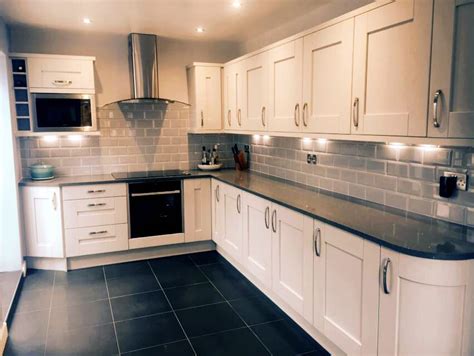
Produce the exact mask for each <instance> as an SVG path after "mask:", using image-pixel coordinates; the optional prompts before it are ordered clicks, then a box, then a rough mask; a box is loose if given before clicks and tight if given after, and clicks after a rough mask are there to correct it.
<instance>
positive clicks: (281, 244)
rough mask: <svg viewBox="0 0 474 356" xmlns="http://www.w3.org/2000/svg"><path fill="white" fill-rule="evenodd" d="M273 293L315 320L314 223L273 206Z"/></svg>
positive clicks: (287, 210) (303, 314) (307, 317)
mask: <svg viewBox="0 0 474 356" xmlns="http://www.w3.org/2000/svg"><path fill="white" fill-rule="evenodd" d="M271 227H272V263H273V266H272V290H273V291H274V292H275V293H276V294H277V295H278V296H279V297H280V298H281V299H282V300H284V301H285V302H286V303H287V304H288V305H289V306H290V307H291V308H293V309H294V310H295V311H296V312H298V313H299V314H300V315H302V316H303V317H304V318H305V319H306V320H308V321H309V322H312V320H313V273H312V272H313V269H312V264H313V255H312V251H313V250H312V231H313V220H312V219H311V218H309V217H307V216H304V215H302V214H300V213H297V212H295V211H293V210H290V209H287V208H284V207H282V206H279V205H276V204H273V206H272V214H271Z"/></svg>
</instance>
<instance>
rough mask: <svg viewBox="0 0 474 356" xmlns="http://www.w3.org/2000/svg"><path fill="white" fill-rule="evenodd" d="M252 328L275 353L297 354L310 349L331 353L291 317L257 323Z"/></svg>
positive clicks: (321, 353)
mask: <svg viewBox="0 0 474 356" xmlns="http://www.w3.org/2000/svg"><path fill="white" fill-rule="evenodd" d="M252 330H253V331H254V332H255V333H256V334H257V335H258V337H259V338H260V340H262V342H263V343H264V344H265V345H266V346H267V347H268V349H269V350H270V352H271V353H272V354H273V355H277V356H278V355H296V354H301V353H304V352H309V351H318V352H320V355H329V353H328V352H327V351H325V350H324V349H323V348H322V347H321V345H319V344H318V343H317V342H316V341H314V340H313V339H312V338H311V336H309V335H308V334H307V333H306V332H305V331H304V330H303V329H301V328H300V327H299V326H298V325H296V324H295V323H294V322H292V321H291V320H289V319H285V320H280V321H275V322H272V323H267V324H261V325H256V326H253V327H252Z"/></svg>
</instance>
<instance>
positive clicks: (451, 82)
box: [428, 0, 474, 138]
mask: <svg viewBox="0 0 474 356" xmlns="http://www.w3.org/2000/svg"><path fill="white" fill-rule="evenodd" d="M473 20H474V1H472V0H436V1H435V2H434V20H433V21H434V22H433V45H432V55H431V81H430V83H431V89H430V98H429V100H430V105H429V118H428V136H431V137H450V138H451V137H452V138H472V137H474V100H473V98H472V93H474V67H473V65H472V63H473V62H474V41H473V38H474V26H473ZM434 102H436V103H437V104H436V106H437V108H436V112H435V110H434Z"/></svg>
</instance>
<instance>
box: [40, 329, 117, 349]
mask: <svg viewBox="0 0 474 356" xmlns="http://www.w3.org/2000/svg"><path fill="white" fill-rule="evenodd" d="M117 353H118V349H117V340H116V338H115V332H114V326H113V324H105V325H99V326H95V327H88V328H82V329H76V330H74V331H69V332H61V333H53V334H51V333H50V334H49V335H48V343H47V346H46V355H113V354H117Z"/></svg>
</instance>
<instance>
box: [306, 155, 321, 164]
mask: <svg viewBox="0 0 474 356" xmlns="http://www.w3.org/2000/svg"><path fill="white" fill-rule="evenodd" d="M317 161H318V158H317V157H316V155H315V154H311V153H308V154H307V155H306V163H308V164H316V162H317Z"/></svg>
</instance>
